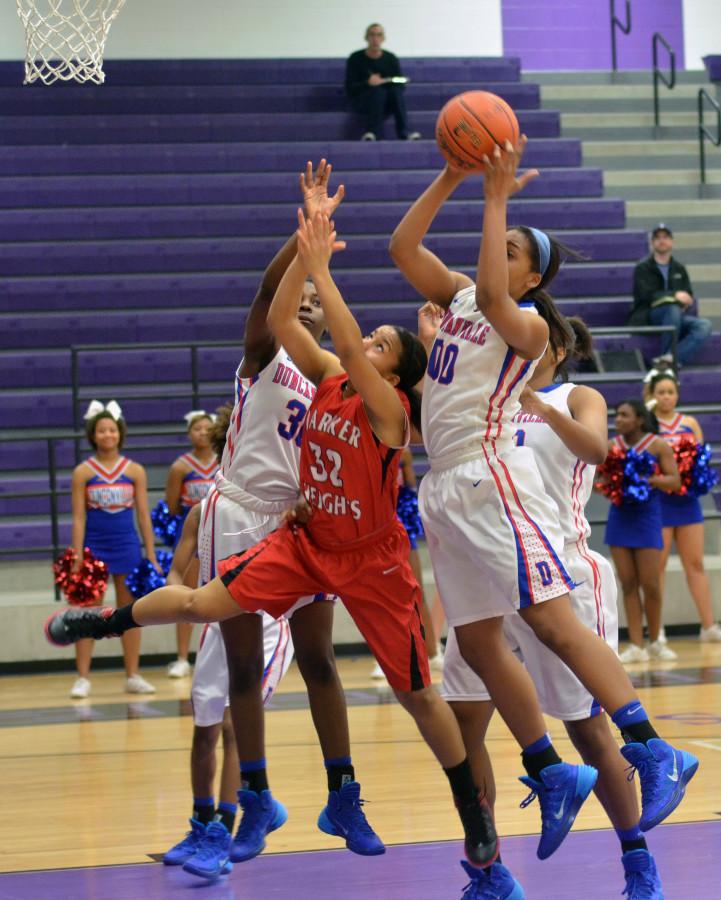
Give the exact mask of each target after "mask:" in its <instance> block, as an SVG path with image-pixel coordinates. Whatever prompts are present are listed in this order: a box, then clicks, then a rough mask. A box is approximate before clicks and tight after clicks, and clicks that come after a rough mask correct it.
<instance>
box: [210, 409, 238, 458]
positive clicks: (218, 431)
mask: <svg viewBox="0 0 721 900" xmlns="http://www.w3.org/2000/svg"><path fill="white" fill-rule="evenodd" d="M232 415H233V404H232V403H226V404H225V405H224V406H219V407H218V408H217V409H216V411H215V421H214V422H213V427H212V428H211V429H210V446H211V447H212V448H213V452H214V453H215V455H216V456H217V457H218V459H220V458H221V456H222V455H223V450H225V436H226V434H227V433H228V427H229V426H230V417H231V416H232Z"/></svg>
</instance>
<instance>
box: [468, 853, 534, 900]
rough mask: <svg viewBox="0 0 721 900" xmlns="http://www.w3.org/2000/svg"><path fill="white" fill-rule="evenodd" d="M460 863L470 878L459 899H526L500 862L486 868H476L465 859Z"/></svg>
mask: <svg viewBox="0 0 721 900" xmlns="http://www.w3.org/2000/svg"><path fill="white" fill-rule="evenodd" d="M461 865H462V866H463V869H464V871H465V873H466V875H468V877H469V878H470V879H471V880H470V881H469V882H468V884H467V885H466V886H465V888H464V889H463V895H462V896H461V900H526V894H525V892H524V890H523V888H522V887H521V885H520V884H519V883H518V882H517V881H516V879H515V878H514V877H513V875H511V873H510V872H509V871H508V869H507V868H506V867H505V866H504V865H502V863H499V862H495V863H493V864H492V865H490V866H488V868H486V869H476V868H475V867H474V866H472V865H471V864H470V863H467V862H466V861H465V860H461Z"/></svg>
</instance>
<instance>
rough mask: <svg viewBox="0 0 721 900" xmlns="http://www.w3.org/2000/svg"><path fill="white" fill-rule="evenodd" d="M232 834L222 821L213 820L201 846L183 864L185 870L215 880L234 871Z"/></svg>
mask: <svg viewBox="0 0 721 900" xmlns="http://www.w3.org/2000/svg"><path fill="white" fill-rule="evenodd" d="M231 840H232V835H231V833H230V832H229V831H228V829H227V828H226V827H225V825H223V823H222V822H211V823H210V824H209V825H208V826H207V827H206V829H205V834H204V835H203V838H202V840H201V842H200V846H199V847H198V849H197V850H196V851H195V853H194V854H193V855H192V856H191V857H190V859H188V860H186V862H185V863H184V865H183V871H184V872H190V874H191V875H197V876H198V877H199V878H207V879H208V881H215V879H216V878H220V876H221V875H227V874H228V873H229V872H232V871H233V863H232V862H231V861H230V842H231Z"/></svg>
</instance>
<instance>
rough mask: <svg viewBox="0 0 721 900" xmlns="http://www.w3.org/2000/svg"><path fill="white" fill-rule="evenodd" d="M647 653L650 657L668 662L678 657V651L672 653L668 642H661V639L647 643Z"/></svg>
mask: <svg viewBox="0 0 721 900" xmlns="http://www.w3.org/2000/svg"><path fill="white" fill-rule="evenodd" d="M648 655H649V656H650V657H651V659H661V660H666V661H668V662H670V661H671V660H672V659H678V653H674V651H673V650H672V649H671V648H670V647H669V645H668V644H662V643H661V641H654V642H653V643H652V644H649V645H648Z"/></svg>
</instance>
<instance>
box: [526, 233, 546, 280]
mask: <svg viewBox="0 0 721 900" xmlns="http://www.w3.org/2000/svg"><path fill="white" fill-rule="evenodd" d="M528 230H529V231H530V232H531V234H532V235H533V238H534V240H535V241H536V246H537V247H538V258H539V264H540V267H541V275H542V276H543V275H545V274H546V269H547V268H548V264H549V263H550V261H551V241H550V238H549V237H548V235H547V234H546V232H545V231H539V230H538V228H529V229H528Z"/></svg>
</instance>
